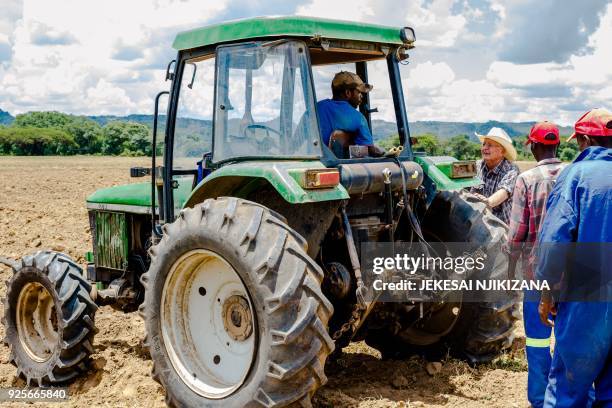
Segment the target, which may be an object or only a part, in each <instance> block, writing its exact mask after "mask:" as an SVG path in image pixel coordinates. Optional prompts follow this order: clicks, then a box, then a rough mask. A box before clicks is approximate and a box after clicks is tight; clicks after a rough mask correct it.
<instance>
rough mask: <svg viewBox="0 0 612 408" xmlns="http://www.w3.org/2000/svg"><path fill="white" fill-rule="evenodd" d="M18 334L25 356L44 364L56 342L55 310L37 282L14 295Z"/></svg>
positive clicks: (44, 289) (31, 283)
mask: <svg viewBox="0 0 612 408" xmlns="http://www.w3.org/2000/svg"><path fill="white" fill-rule="evenodd" d="M16 317H17V319H16V320H17V334H18V335H19V342H20V343H21V347H22V348H23V349H24V350H25V352H26V353H27V354H28V356H29V357H30V358H31V359H32V360H34V361H36V362H38V363H43V362H45V361H47V360H48V359H49V358H51V356H52V355H53V352H54V350H55V348H56V346H57V344H58V338H59V334H58V329H57V313H56V310H55V304H54V302H53V298H52V297H51V294H50V293H49V291H48V290H47V289H46V288H45V287H44V286H43V285H41V284H40V283H38V282H29V283H27V284H25V285H24V286H23V288H21V291H20V292H19V297H18V298H17V313H16Z"/></svg>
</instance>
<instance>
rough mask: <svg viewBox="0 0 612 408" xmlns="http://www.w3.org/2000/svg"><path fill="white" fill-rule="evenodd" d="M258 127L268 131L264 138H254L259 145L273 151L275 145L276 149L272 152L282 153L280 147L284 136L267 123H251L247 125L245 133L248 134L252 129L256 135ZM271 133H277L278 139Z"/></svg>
mask: <svg viewBox="0 0 612 408" xmlns="http://www.w3.org/2000/svg"><path fill="white" fill-rule="evenodd" d="M256 129H262V130H264V131H265V132H266V135H265V136H264V137H263V138H261V139H260V138H254V139H253V140H255V142H256V143H257V145H258V147H259V148H261V149H264V150H265V151H272V149H273V147H276V151H275V152H272V153H280V149H279V147H280V141H281V137H282V136H283V135H282V133H281V132H279V131H278V130H276V129H274V128H272V127H270V126H267V125H262V124H259V123H251V124H248V125H246V126H245V128H244V131H243V134H244V135H245V136H246V133H247V131H249V130H250V131H251V132H253V135H255V130H256ZM270 133H274V134H276V135H277V137H276V140H275V138H274V137H272V136H270Z"/></svg>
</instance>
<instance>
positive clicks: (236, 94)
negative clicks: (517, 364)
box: [4, 17, 515, 407]
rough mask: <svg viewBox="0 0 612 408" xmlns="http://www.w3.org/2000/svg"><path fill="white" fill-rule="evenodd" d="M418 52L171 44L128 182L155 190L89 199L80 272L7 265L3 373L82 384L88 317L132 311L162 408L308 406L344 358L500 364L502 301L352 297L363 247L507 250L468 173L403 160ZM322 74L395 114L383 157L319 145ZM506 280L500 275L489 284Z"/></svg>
mask: <svg viewBox="0 0 612 408" xmlns="http://www.w3.org/2000/svg"><path fill="white" fill-rule="evenodd" d="M414 41H415V34H414V31H413V30H412V29H411V28H408V27H405V28H389V27H384V26H376V25H369V24H361V23H350V22H342V21H332V20H323V19H315V18H306V17H274V18H254V19H248V20H240V21H233V22H228V23H223V24H218V25H213V26H208V27H204V28H200V29H195V30H192V31H188V32H183V33H180V34H178V36H177V37H176V40H175V42H174V47H175V48H176V49H177V50H178V55H177V57H176V60H174V61H172V62H171V63H170V64H169V65H168V68H167V70H166V77H167V79H169V80H171V83H172V85H171V88H170V91H169V92H161V93H160V94H159V95H158V96H157V98H156V100H155V117H154V126H153V145H154V149H153V151H154V155H153V158H152V163H151V167H150V168H142V167H141V168H132V169H131V174H132V176H133V177H145V176H150V177H151V182H150V183H149V182H146V183H136V184H129V185H123V186H116V187H112V188H107V189H103V190H99V191H96V192H95V193H93V194H92V195H91V196H90V197H89V198H88V200H87V208H88V211H89V220H90V225H91V231H92V235H93V251H92V252H91V253H90V254H88V255H89V259H88V260H89V261H90V263H89V264H88V266H87V270H86V272H83V271H82V270H81V268H80V267H79V265H77V264H76V263H75V262H74V261H72V260H71V259H70V258H69V257H68V256H67V255H65V254H62V253H57V252H51V251H41V252H38V253H36V254H34V255H31V256H26V257H24V258H23V259H22V260H21V261H20V262H15V263H13V264H12V266H13V269H14V275H13V276H12V278H11V279H10V281H9V282H8V290H7V297H6V300H5V309H4V310H5V316H4V324H5V327H6V339H5V342H7V343H8V344H9V345H10V348H11V354H10V360H11V362H12V363H14V364H15V365H16V366H17V372H18V374H19V375H21V376H23V377H24V378H25V379H26V380H27V382H28V384H30V385H40V386H42V385H46V384H55V383H62V382H63V383H65V382H67V381H69V380H71V379H72V378H74V377H75V376H78V375H80V374H81V373H84V372H85V371H86V370H87V361H88V357H89V355H90V354H91V353H92V352H93V347H92V345H93V336H94V333H95V325H94V317H95V312H96V309H97V307H98V306H100V305H111V306H112V307H114V308H116V309H118V310H122V311H124V312H130V311H135V310H137V309H140V312H141V316H142V317H143V319H144V321H145V327H146V337H145V340H144V344H145V346H146V347H147V348H148V350H149V352H150V356H151V358H152V360H153V377H154V378H155V380H156V381H158V382H159V383H160V384H161V385H162V386H163V387H164V389H165V392H166V398H167V402H168V404H169V405H172V406H220V407H221V406H222V407H238V406H265V407H276V406H287V405H293V404H296V405H297V404H301V405H303V406H308V405H309V404H310V399H311V397H312V396H313V394H314V393H315V391H316V390H317V389H318V388H319V387H320V386H322V385H323V384H325V382H326V376H325V363H326V360H327V359H328V357H329V356H330V355H332V353H333V352H334V350H336V352H339V351H340V350H341V349H342V347H345V346H346V345H348V344H349V343H350V342H351V341H360V340H365V342H366V343H368V344H369V345H371V346H373V347H375V348H377V349H379V350H380V351H381V353H382V355H383V357H385V358H386V357H391V358H392V357H402V356H405V355H409V354H411V353H421V352H425V353H438V355H441V354H444V355H446V353H447V352H448V350H449V349H450V352H451V353H453V354H454V355H458V356H461V357H463V358H466V359H468V360H469V361H470V362H472V363H478V362H486V361H490V360H491V359H492V358H493V357H495V356H496V355H497V354H498V353H499V352H500V351H501V350H503V349H504V348H506V347H508V346H509V345H510V343H511V341H512V328H513V322H514V319H515V307H514V306H515V302H514V300H513V298H512V296H508V298H507V299H506V300H504V301H496V302H479V303H467V302H463V303H462V302H460V301H454V302H448V301H445V300H444V299H442V300H438V301H423V302H415V301H407V302H380V301H376V299H375V298H374V299H372V298H370V299H369V300H368V299H367V298H366V296H364V293H365V292H366V291H367V289H366V288H365V286H364V283H363V282H364V276H363V275H364V274H365V273H366V271H365V270H364V268H363V265H362V264H361V262H360V258H359V255H360V253H361V250H362V246H363V245H365V244H367V243H371V242H416V241H423V240H424V239H426V240H431V241H436V242H464V243H466V244H467V245H471V247H472V248H473V249H474V250H479V249H480V250H483V251H488V250H491V248H493V247H496V246H499V245H501V243H502V242H503V240H504V238H505V234H506V226H505V224H503V223H502V222H501V221H499V220H498V219H497V218H495V217H494V216H493V215H492V213H491V212H490V211H489V210H488V209H487V208H486V207H485V205H484V204H483V203H481V202H479V201H478V200H477V199H476V198H475V197H474V196H472V195H471V194H469V193H468V192H466V190H465V188H466V187H470V186H473V185H475V184H478V183H479V182H480V181H479V180H478V179H477V178H476V177H475V166H474V162H461V161H457V160H456V159H454V158H451V157H426V156H424V155H419V154H416V153H414V152H413V149H412V145H411V143H412V142H411V138H410V134H409V127H408V119H407V115H406V107H405V102H404V94H403V90H402V81H401V78H400V68H401V67H400V65H401V64H405V63H406V62H407V59H408V53H407V52H408V50H410V49H411V48H413V47H414ZM333 69H344V70H348V71H353V72H356V73H357V74H358V75H359V76H360V77H361V78H362V79H363V81H364V82H367V81H368V74H370V75H371V76H372V75H373V76H375V78H376V82H375V87H378V88H380V89H381V90H382V92H384V93H386V95H385V96H386V97H387V98H388V96H389V95H390V96H391V98H392V101H393V104H392V105H393V106H391V104H389V106H386V108H384V109H386V111H382V112H380V114H381V117H385V118H389V117H393V118H394V122H395V124H396V126H394V129H392V130H390V134H398V135H399V145H400V147H401V148H397V149H395V150H394V152H395V155H386V156H385V157H368V156H367V155H363V154H358V152H359V149H351V148H350V146H348V147H349V149H346V147H347V146H346V145H343V146H340V147H341V148H340V149H337V148H334V146H331V147H330V146H327V145H324V144H323V143H322V138H321V136H320V131H319V121H318V116H317V109H316V102H317V98H316V97H315V91H317V92H319V93H324V91H327V90H328V89H329V85H330V81H331V76H330V75H331V74H330V73H333V71H332V70H333ZM164 94H168V98H169V99H168V100H169V103H168V108H167V114H166V115H164V116H161V117H159V118H158V105H159V100H160V97H161V96H163V95H164ZM371 97H372V98H374V97H373V96H372V95H365V100H364V103H363V104H362V105H361V107H360V110H361V113H362V114H363V115H364V116H365V118H366V120H367V122H368V124H369V126H370V127H372V128H373V130H374V132H375V133H376V129H374V128H375V127H376V126H378V125H380V123H381V121H378V120H377V119H376V116H375V115H376V114H379V113H378V112H379V109H382V108H379V109H376V108H372V107H371V106H372V103H374V102H375V101H374V100H370V98H371ZM381 100H382V99H381ZM158 119H159V122H160V123H164V124H165V133H164V135H165V136H164V140H163V142H162V141H161V140H159V141H158V140H157V124H158ZM160 127H161V125H160ZM335 147H338V146H335ZM355 152H357V153H355ZM391 156H394V157H391ZM503 276H505V264H503V263H499V264H497V265H496V266H495V267H494V268H493V273H492V274H491V273H490V274H489V276H488V278H493V277H503Z"/></svg>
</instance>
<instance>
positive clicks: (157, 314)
mask: <svg viewBox="0 0 612 408" xmlns="http://www.w3.org/2000/svg"><path fill="white" fill-rule="evenodd" d="M150 254H151V267H150V268H149V271H148V272H147V273H146V274H144V275H143V277H142V282H143V284H144V286H145V302H144V307H143V310H142V311H143V315H144V320H145V326H146V339H145V343H146V345H147V346H148V347H149V350H150V353H151V358H152V359H153V377H154V379H155V380H157V381H158V382H159V383H160V384H161V385H162V386H163V387H164V388H165V390H166V401H167V403H168V404H169V405H171V406H203V405H206V406H219V407H239V406H251V405H252V406H262V405H263V406H265V407H277V406H287V405H292V404H294V403H295V404H300V403H301V404H308V403H309V402H310V398H311V396H312V395H313V394H314V392H315V391H316V389H317V388H318V387H320V386H321V385H323V384H325V382H326V380H327V379H326V377H325V373H324V369H323V367H324V364H325V360H326V358H327V356H328V355H329V354H330V353H331V352H332V351H333V349H334V343H333V341H332V339H331V337H330V336H329V334H328V331H327V322H328V320H329V318H330V316H331V314H332V313H333V308H332V305H331V303H330V302H329V301H328V300H327V299H326V298H325V296H324V295H323V294H322V292H321V288H320V285H321V281H322V279H323V273H322V271H321V269H320V268H319V266H318V265H317V264H316V263H315V262H314V261H313V260H312V259H311V258H309V257H308V255H307V254H306V241H305V240H304V239H303V238H302V237H301V236H300V235H298V234H297V233H296V232H295V231H293V230H292V229H291V228H290V227H288V226H287V224H286V222H285V221H284V220H283V219H281V217H280V216H278V215H277V214H275V213H273V212H272V211H270V210H268V209H267V208H265V207H262V206H261V205H259V204H256V203H253V202H250V201H246V200H241V199H237V198H232V197H230V198H225V197H224V198H219V199H210V200H206V201H205V202H204V203H202V204H199V205H196V206H195V207H194V208H191V209H185V210H183V211H181V213H180V215H179V216H178V217H177V219H176V221H175V222H174V223H172V224H167V225H166V226H164V235H163V238H162V240H161V241H160V242H159V244H158V245H156V246H155V247H153V248H151V250H150Z"/></svg>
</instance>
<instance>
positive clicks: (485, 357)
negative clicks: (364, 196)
mask: <svg viewBox="0 0 612 408" xmlns="http://www.w3.org/2000/svg"><path fill="white" fill-rule="evenodd" d="M423 231H424V233H425V235H426V237H428V239H430V238H433V239H435V240H437V241H439V242H465V243H466V244H468V245H469V244H473V249H476V248H478V247H483V248H482V249H483V250H484V251H485V253H500V250H501V245H502V244H503V243H504V242H505V241H506V232H507V226H506V224H504V223H503V222H502V221H501V220H499V218H497V217H495V216H494V215H493V213H492V212H491V211H490V210H489V209H487V208H486V206H485V205H484V204H483V203H482V202H480V201H479V200H478V199H476V197H474V196H473V195H472V194H470V193H467V192H465V191H461V192H453V191H442V192H440V193H438V195H437V196H436V198H435V199H434V201H433V202H432V204H431V206H430V207H429V209H428V211H427V213H426V214H425V220H424V222H423ZM457 255H460V254H457ZM487 262H489V261H487ZM490 262H495V263H494V264H491V265H487V267H486V268H484V269H483V272H485V273H487V276H472V277H471V279H506V276H507V269H508V268H507V259H506V257H496V258H495V259H494V260H493V259H492V260H491V261H490ZM434 310H435V313H434V316H435V318H433V319H430V320H428V321H424V322H422V323H423V324H421V325H420V326H422V327H421V328H419V329H416V328H414V327H411V328H409V329H406V330H404V331H403V332H400V333H398V334H392V333H389V332H388V331H387V330H385V329H379V330H373V331H372V332H371V333H368V337H366V342H367V343H368V344H369V345H370V346H372V347H374V348H376V349H378V350H380V351H381V353H382V355H383V357H389V358H403V357H405V356H406V355H409V354H414V353H419V354H425V355H426V356H427V357H428V358H431V359H439V358H441V357H443V356H445V355H446V354H447V352H448V351H450V352H451V354H453V355H455V356H457V357H460V358H463V359H465V360H467V361H468V362H470V363H472V364H478V363H486V362H490V361H492V360H493V359H494V358H495V357H496V356H497V355H499V353H500V352H501V351H502V350H504V349H506V348H508V347H510V346H511V345H512V341H513V339H514V335H513V331H514V322H515V321H516V320H517V319H518V317H519V312H518V305H517V298H516V297H514V296H513V295H512V294H508V296H507V297H506V298H505V299H500V300H498V301H495V302H463V303H461V302H458V303H445V304H440V305H437V306H436V307H434Z"/></svg>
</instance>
